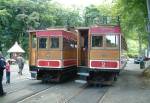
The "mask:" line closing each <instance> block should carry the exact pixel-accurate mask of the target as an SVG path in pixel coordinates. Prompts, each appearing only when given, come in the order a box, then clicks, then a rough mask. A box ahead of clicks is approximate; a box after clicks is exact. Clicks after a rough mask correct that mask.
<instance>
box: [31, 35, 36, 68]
mask: <svg viewBox="0 0 150 103" xmlns="http://www.w3.org/2000/svg"><path fill="white" fill-rule="evenodd" d="M29 41H30V44H29V45H30V61H29V62H30V65H36V53H37V38H36V35H35V34H34V33H31V34H30V40H29Z"/></svg>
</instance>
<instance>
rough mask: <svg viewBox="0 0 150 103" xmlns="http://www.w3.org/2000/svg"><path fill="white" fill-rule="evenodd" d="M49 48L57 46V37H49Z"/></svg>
mask: <svg viewBox="0 0 150 103" xmlns="http://www.w3.org/2000/svg"><path fill="white" fill-rule="evenodd" d="M50 48H59V37H51V38H50Z"/></svg>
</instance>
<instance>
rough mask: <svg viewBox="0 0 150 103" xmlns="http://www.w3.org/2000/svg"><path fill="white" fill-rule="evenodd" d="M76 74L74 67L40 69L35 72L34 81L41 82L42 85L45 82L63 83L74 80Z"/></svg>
mask: <svg viewBox="0 0 150 103" xmlns="http://www.w3.org/2000/svg"><path fill="white" fill-rule="evenodd" d="M76 73H77V70H76V67H69V68H61V69H60V68H55V69H52V68H46V69H44V68H42V69H38V70H37V72H36V79H37V80H42V82H43V83H47V82H55V83H60V82H65V81H67V80H70V79H73V78H75V76H76Z"/></svg>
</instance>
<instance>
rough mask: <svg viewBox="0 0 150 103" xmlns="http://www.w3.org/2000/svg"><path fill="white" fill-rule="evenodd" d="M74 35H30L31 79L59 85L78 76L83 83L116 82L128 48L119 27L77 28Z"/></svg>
mask: <svg viewBox="0 0 150 103" xmlns="http://www.w3.org/2000/svg"><path fill="white" fill-rule="evenodd" d="M76 31H77V32H71V31H66V30H64V29H49V30H33V31H29V48H30V53H29V57H30V58H29V65H30V71H31V76H32V77H33V78H36V79H38V80H43V81H57V82H60V81H62V80H66V79H67V78H71V77H73V76H74V75H76V74H78V75H79V77H81V78H80V79H84V81H86V83H101V82H103V81H108V80H112V79H113V80H116V78H117V76H118V74H119V72H120V70H121V69H123V67H124V66H125V64H126V61H124V60H122V58H121V55H122V52H123V51H124V50H126V49H127V46H126V43H125V39H124V37H123V34H122V33H121V29H120V27H119V26H108V25H107V26H106V25H102V26H95V27H79V28H77V30H76ZM77 70H78V73H77ZM82 76H83V77H82ZM77 81H78V80H77Z"/></svg>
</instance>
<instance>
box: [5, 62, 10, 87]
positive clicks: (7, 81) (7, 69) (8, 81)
mask: <svg viewBox="0 0 150 103" xmlns="http://www.w3.org/2000/svg"><path fill="white" fill-rule="evenodd" d="M10 64H11V61H10V60H8V61H7V63H6V84H7V83H8V84H9V83H10Z"/></svg>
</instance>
